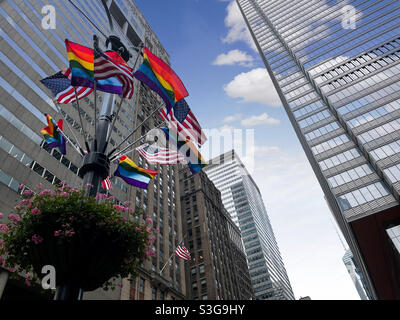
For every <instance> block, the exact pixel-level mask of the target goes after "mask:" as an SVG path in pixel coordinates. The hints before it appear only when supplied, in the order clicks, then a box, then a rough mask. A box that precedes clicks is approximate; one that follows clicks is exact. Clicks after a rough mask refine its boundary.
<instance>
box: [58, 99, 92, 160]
mask: <svg viewBox="0 0 400 320" xmlns="http://www.w3.org/2000/svg"><path fill="white" fill-rule="evenodd" d="M53 102H54V104H55V105H56V107H57V111H58V113H59V114H60V115H61V116H62V117H63V119H64V121H65V123H66V124H67V127H68V129H69V131H71V133H72V135H73V136H74V138H75V140H76V143H77V145H78V147H79V149H77V148H76V146H75V145H74V147H75V149H76V150H77V151H78V152H79V153H80V154H81V156H83V155H84V152H83V150H82V147H81V145H80V144H79V140H78V138H77V137H76V135H75V133H74V131H73V130H72V128H71V126H70V125H69V123H68V121H67V119H66V118H65V117H64V115H63V113H62V112H61V107H60V105H59V104H58V102H57V101H56V100H53ZM67 140H68V139H67ZM70 143H71V142H70Z"/></svg>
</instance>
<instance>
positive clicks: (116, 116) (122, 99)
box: [103, 96, 124, 152]
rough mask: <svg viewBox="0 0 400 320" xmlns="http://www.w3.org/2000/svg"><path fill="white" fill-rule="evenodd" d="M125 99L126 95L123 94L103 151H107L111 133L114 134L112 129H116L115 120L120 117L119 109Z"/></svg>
mask: <svg viewBox="0 0 400 320" xmlns="http://www.w3.org/2000/svg"><path fill="white" fill-rule="evenodd" d="M123 101H124V97H123V96H121V101H120V102H119V105H118V107H117V112H116V113H115V116H114V119H113V121H112V123H111V127H110V130H109V134H108V138H107V140H106V143H105V145H104V148H103V152H106V149H107V146H108V143H109V142H110V139H111V135H112V131H113V130H114V124H115V121H116V120H117V118H118V114H119V110H120V109H121V106H122V102H123Z"/></svg>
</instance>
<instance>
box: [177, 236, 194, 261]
mask: <svg viewBox="0 0 400 320" xmlns="http://www.w3.org/2000/svg"><path fill="white" fill-rule="evenodd" d="M175 253H176V255H177V256H178V257H179V258H181V259H183V260H190V259H191V258H190V252H189V250H188V249H186V248H185V244H184V243H183V240H182V242H181V243H180V244H179V245H178V247H177V248H176V250H175Z"/></svg>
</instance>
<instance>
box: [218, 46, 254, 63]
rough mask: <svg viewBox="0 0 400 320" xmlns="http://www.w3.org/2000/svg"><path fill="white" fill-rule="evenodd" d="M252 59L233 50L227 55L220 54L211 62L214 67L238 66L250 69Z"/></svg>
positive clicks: (241, 52) (243, 53)
mask: <svg viewBox="0 0 400 320" xmlns="http://www.w3.org/2000/svg"><path fill="white" fill-rule="evenodd" d="M253 61H254V58H253V57H252V56H251V55H249V54H247V53H246V52H243V51H240V50H237V49H234V50H231V51H229V52H228V53H221V54H220V55H218V56H217V57H216V58H215V60H214V61H213V63H212V64H213V65H215V66H226V65H228V66H232V65H235V64H238V65H240V66H243V67H251V66H252V65H253Z"/></svg>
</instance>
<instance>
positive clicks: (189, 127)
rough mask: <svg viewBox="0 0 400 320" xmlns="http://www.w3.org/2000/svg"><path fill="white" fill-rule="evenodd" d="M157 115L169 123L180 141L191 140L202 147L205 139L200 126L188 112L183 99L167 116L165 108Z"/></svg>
mask: <svg viewBox="0 0 400 320" xmlns="http://www.w3.org/2000/svg"><path fill="white" fill-rule="evenodd" d="M158 115H159V116H160V117H161V118H162V119H164V120H165V121H167V122H169V123H170V125H171V128H172V129H173V130H174V131H176V132H177V133H178V134H179V136H180V137H181V138H182V139H184V140H186V139H188V140H191V141H193V142H196V143H197V144H198V145H202V144H203V143H204V142H206V140H207V138H206V136H205V134H204V132H203V131H202V130H201V126H200V124H199V122H198V121H197V119H196V117H195V116H194V114H193V113H192V111H190V108H189V106H188V104H187V103H186V101H185V99H181V100H179V101H177V102H176V103H175V105H174V107H173V108H172V110H171V111H170V112H169V113H168V114H167V110H166V108H163V109H162V110H161V111H160V112H159V113H158Z"/></svg>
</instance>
